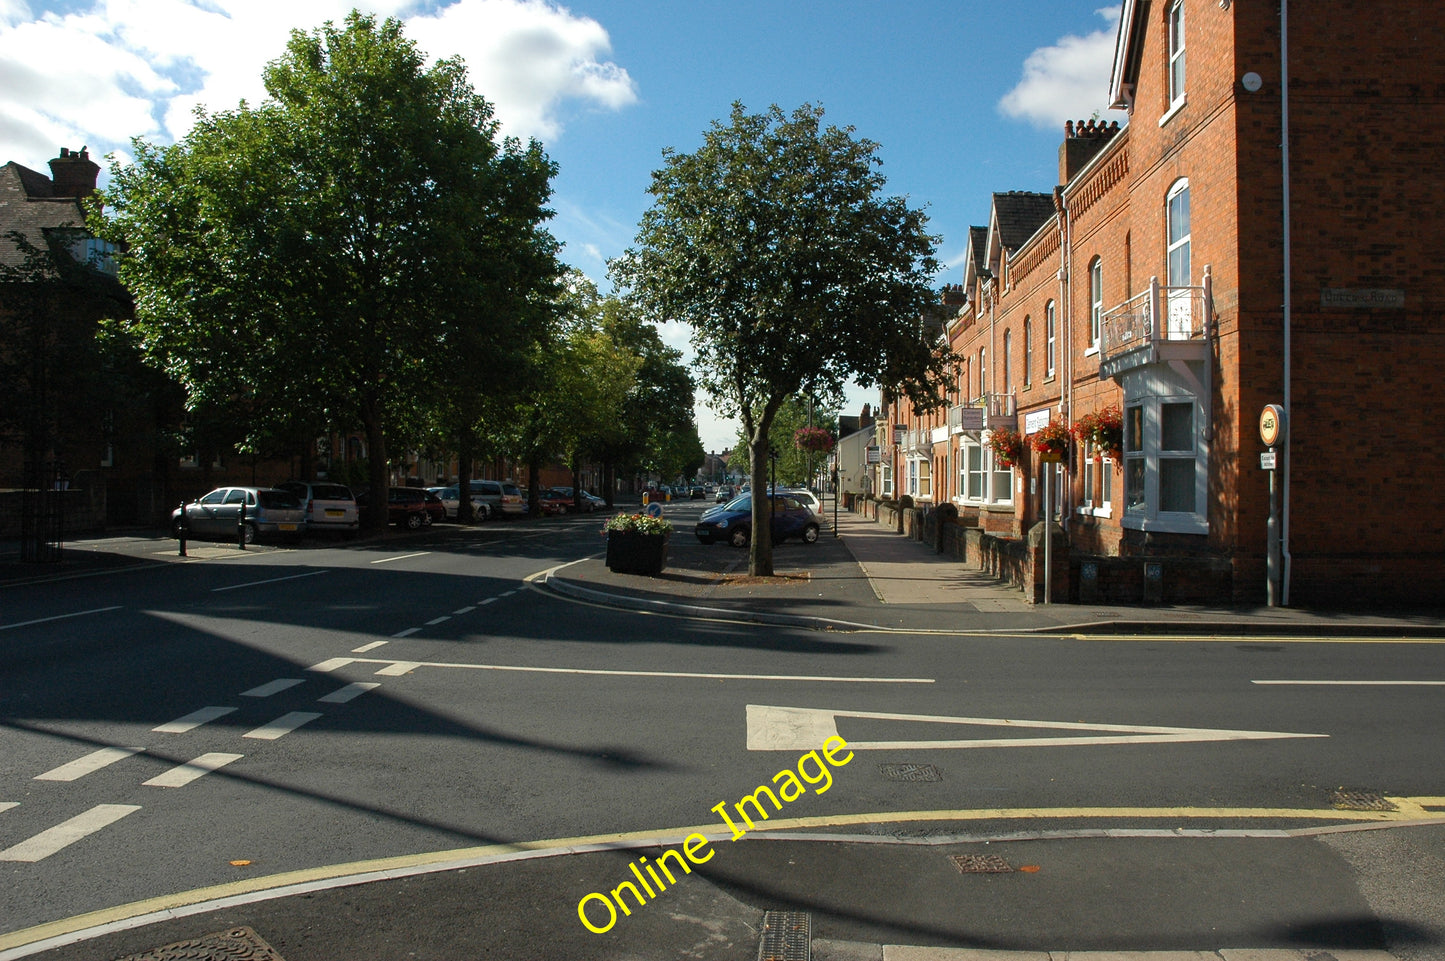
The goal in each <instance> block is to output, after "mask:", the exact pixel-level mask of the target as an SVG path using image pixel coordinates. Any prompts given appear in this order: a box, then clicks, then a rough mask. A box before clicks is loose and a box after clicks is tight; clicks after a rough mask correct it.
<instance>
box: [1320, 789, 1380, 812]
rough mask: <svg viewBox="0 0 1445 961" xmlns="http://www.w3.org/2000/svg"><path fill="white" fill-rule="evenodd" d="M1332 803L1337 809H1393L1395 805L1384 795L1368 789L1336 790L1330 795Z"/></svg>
mask: <svg viewBox="0 0 1445 961" xmlns="http://www.w3.org/2000/svg"><path fill="white" fill-rule="evenodd" d="M1330 804H1331V805H1332V806H1333V807H1334V808H1335V810H1337V811H1393V810H1395V805H1393V804H1391V803H1390V802H1389V801H1387V800H1385V798H1384V797H1383V796H1382V795H1379V794H1371V793H1370V792H1368V791H1336V792H1335V793H1334V794H1333V795H1332V796H1331V797H1330Z"/></svg>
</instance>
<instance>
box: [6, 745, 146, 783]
mask: <svg viewBox="0 0 1445 961" xmlns="http://www.w3.org/2000/svg"><path fill="white" fill-rule="evenodd" d="M144 750H145V748H143V747H103V748H101V749H100V750H99V751H92V752H91V753H89V754H87V755H85V757H79V758H76V759H75V760H74V761H70V762H69V763H67V764H62V765H60V767H57V768H51V769H50V770H49V771H46V772H45V773H44V774H37V775H35V777H34V779H33V780H36V781H76V780H79V779H80V778H83V777H85V776H86V775H87V774H90V773H93V772H95V771H99V770H100V769H101V768H103V767H109V766H110V765H112V764H114V763H115V762H116V761H124V760H125V759H126V758H128V757H131V756H132V755H135V754H139V753H141V752H142V751H144Z"/></svg>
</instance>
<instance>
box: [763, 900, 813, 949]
mask: <svg viewBox="0 0 1445 961" xmlns="http://www.w3.org/2000/svg"><path fill="white" fill-rule="evenodd" d="M812 956H813V922H812V919H811V917H810V916H809V914H808V913H807V912H806V911H764V912H763V943H762V946H761V947H760V948H759V950H758V961H808V959H809V958H811V957H812Z"/></svg>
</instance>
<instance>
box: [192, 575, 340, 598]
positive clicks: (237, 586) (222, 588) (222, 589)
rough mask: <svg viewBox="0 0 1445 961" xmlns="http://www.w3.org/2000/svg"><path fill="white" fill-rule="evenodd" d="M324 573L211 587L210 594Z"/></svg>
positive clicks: (295, 579) (297, 579)
mask: <svg viewBox="0 0 1445 961" xmlns="http://www.w3.org/2000/svg"><path fill="white" fill-rule="evenodd" d="M325 573H326V572H325V571H307V572H306V573H305V574H292V575H291V576H290V577H271V578H267V579H266V580H264V581H247V582H246V583H245V584H232V585H231V586H230V587H213V588H211V593H212V594H219V593H221V592H222V591H239V590H240V589H241V588H243V587H260V586H261V585H262V584H279V583H281V582H282V581H299V580H300V579H301V578H303V577H315V576H316V575H317V574H325Z"/></svg>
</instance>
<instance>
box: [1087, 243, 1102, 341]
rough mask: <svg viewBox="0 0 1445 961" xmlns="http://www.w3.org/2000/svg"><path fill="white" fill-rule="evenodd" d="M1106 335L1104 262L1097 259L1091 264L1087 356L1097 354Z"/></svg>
mask: <svg viewBox="0 0 1445 961" xmlns="http://www.w3.org/2000/svg"><path fill="white" fill-rule="evenodd" d="M1103 335H1104V260H1103V258H1102V257H1095V258H1094V259H1093V261H1092V262H1091V263H1090V264H1089V346H1088V347H1087V348H1086V349H1085V350H1084V353H1085V354H1097V353H1098V352H1099V342H1100V341H1101V340H1102V339H1103Z"/></svg>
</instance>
